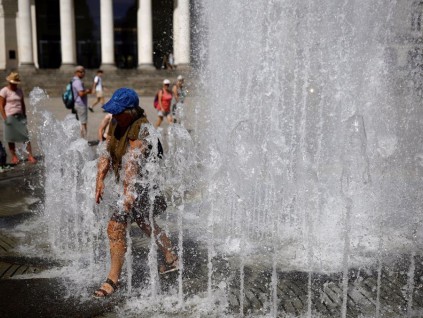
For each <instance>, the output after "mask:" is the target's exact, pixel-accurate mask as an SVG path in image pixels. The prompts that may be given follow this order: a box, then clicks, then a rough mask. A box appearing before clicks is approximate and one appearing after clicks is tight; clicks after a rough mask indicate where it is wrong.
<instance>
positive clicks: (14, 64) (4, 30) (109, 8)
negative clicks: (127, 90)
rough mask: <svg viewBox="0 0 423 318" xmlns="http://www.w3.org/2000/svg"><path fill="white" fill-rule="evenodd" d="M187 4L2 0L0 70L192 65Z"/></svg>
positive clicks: (169, 0)
mask: <svg viewBox="0 0 423 318" xmlns="http://www.w3.org/2000/svg"><path fill="white" fill-rule="evenodd" d="M191 16H192V7H190V1H189V0H154V1H153V0H48V1H47V0H0V69H3V70H4V69H23V68H25V69H28V68H29V69H31V68H60V69H69V68H71V67H74V66H75V65H77V64H82V65H84V66H85V67H87V68H99V67H101V68H105V69H113V68H138V69H155V68H160V67H161V66H162V63H163V62H162V61H163V57H164V56H167V55H168V54H169V53H173V56H174V62H175V64H176V65H178V67H184V66H188V65H190V63H191V52H192V50H191V34H190V29H191V28H190V22H191V20H192V18H191Z"/></svg>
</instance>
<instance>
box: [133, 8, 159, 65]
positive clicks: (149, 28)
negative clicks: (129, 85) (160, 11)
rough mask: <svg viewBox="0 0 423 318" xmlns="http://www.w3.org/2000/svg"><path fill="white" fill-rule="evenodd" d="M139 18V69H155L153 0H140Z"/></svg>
mask: <svg viewBox="0 0 423 318" xmlns="http://www.w3.org/2000/svg"><path fill="white" fill-rule="evenodd" d="M137 19H138V21H137V29H138V69H140V70H155V67H154V65H153V17H152V10H151V0H139V7H138V15H137Z"/></svg>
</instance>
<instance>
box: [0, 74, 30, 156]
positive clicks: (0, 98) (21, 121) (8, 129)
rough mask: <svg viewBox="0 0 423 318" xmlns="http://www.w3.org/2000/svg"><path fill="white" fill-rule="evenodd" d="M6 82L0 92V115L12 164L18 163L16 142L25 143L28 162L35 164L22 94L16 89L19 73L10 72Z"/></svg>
mask: <svg viewBox="0 0 423 318" xmlns="http://www.w3.org/2000/svg"><path fill="white" fill-rule="evenodd" d="M6 80H7V82H8V83H9V84H8V85H7V86H5V87H3V88H2V89H1V90H0V115H1V116H2V118H3V120H4V130H3V131H4V139H5V140H6V142H7V143H8V145H9V151H10V154H11V155H12V163H13V164H17V163H19V158H18V156H17V154H16V146H15V143H16V142H22V143H26V150H27V151H28V161H29V162H31V163H36V162H37V160H36V159H35V158H34V156H33V155H32V149H31V143H30V142H29V137H28V128H27V126H26V124H27V121H26V108H25V102H24V94H23V92H22V90H21V89H20V88H19V87H18V84H20V82H21V81H20V78H19V73H16V72H11V73H10V74H9V76H8V77H6Z"/></svg>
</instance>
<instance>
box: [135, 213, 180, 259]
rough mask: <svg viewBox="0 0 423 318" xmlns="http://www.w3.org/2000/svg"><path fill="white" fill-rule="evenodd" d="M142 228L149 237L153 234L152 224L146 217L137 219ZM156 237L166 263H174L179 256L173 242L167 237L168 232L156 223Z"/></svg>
mask: <svg viewBox="0 0 423 318" xmlns="http://www.w3.org/2000/svg"><path fill="white" fill-rule="evenodd" d="M135 221H136V222H137V224H138V226H139V227H140V228H141V230H143V231H144V233H145V234H147V236H148V237H150V236H151V225H150V224H148V223H147V222H146V221H145V220H144V219H141V218H140V219H136V220H135ZM154 238H155V240H156V244H157V246H158V247H159V249H160V250H161V252H162V253H163V255H164V257H165V260H166V263H168V264H171V263H173V262H174V261H175V260H176V259H177V258H178V257H177V256H176V254H175V253H174V252H173V250H172V243H171V241H170V239H169V238H168V237H167V235H166V233H165V232H164V231H163V230H162V229H161V228H160V227H159V226H158V225H157V224H156V223H154Z"/></svg>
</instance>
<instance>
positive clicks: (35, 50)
mask: <svg viewBox="0 0 423 318" xmlns="http://www.w3.org/2000/svg"><path fill="white" fill-rule="evenodd" d="M34 2H35V1H34V0H32V3H31V19H32V20H31V21H32V54H33V57H34V65H35V67H36V68H40V65H39V64H38V43H37V10H36V8H35V3H34Z"/></svg>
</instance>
